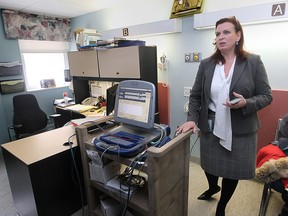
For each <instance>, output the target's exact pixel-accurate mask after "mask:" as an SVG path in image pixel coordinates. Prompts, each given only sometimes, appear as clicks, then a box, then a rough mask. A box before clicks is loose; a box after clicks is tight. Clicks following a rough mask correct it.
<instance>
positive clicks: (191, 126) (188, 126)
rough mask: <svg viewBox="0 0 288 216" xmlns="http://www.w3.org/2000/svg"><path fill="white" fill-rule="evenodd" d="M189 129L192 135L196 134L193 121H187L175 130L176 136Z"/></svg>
mask: <svg viewBox="0 0 288 216" xmlns="http://www.w3.org/2000/svg"><path fill="white" fill-rule="evenodd" d="M191 129H192V130H193V133H196V132H197V129H198V127H197V125H196V123H195V122H194V121H187V122H185V123H184V124H182V125H181V126H179V127H178V128H177V130H176V135H178V134H180V133H185V132H187V131H189V130H191Z"/></svg>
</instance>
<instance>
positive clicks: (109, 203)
mask: <svg viewBox="0 0 288 216" xmlns="http://www.w3.org/2000/svg"><path fill="white" fill-rule="evenodd" d="M123 208H124V207H123V205H122V204H121V203H120V202H118V201H117V200H114V199H105V200H101V209H102V212H103V215H104V216H118V215H121V213H122V211H123Z"/></svg>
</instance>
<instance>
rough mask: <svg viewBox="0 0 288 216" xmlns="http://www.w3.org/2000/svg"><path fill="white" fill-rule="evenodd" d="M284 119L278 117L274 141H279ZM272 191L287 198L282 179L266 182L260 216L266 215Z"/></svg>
mask: <svg viewBox="0 0 288 216" xmlns="http://www.w3.org/2000/svg"><path fill="white" fill-rule="evenodd" d="M281 121H282V119H278V123H277V128H276V133H275V140H274V142H278V140H279V130H280V124H281ZM272 191H276V192H278V193H280V194H282V199H283V200H285V202H286V200H287V198H285V197H283V193H284V192H285V188H284V185H283V183H282V182H281V180H280V179H279V180H276V181H273V182H264V186H263V191H262V197H261V203H260V209H259V216H265V215H266V210H267V206H268V203H269V200H270V196H271V193H272Z"/></svg>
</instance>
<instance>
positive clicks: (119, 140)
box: [99, 131, 144, 148]
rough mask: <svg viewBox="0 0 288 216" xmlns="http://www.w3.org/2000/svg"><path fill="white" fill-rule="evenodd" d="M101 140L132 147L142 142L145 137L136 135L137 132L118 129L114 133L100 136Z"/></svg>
mask: <svg viewBox="0 0 288 216" xmlns="http://www.w3.org/2000/svg"><path fill="white" fill-rule="evenodd" d="M99 138H100V140H102V141H103V142H106V143H108V144H114V145H119V146H120V147H123V148H131V147H134V146H135V145H138V144H140V143H141V142H142V141H143V139H144V137H142V136H139V135H136V134H130V133H127V132H124V131H118V132H116V133H113V134H105V135H102V136H100V137H99Z"/></svg>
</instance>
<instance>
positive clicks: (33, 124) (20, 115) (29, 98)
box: [8, 94, 60, 141]
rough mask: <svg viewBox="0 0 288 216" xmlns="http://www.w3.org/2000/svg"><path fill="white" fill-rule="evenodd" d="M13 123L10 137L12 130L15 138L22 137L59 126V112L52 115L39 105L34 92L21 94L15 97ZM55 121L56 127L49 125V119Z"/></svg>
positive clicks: (10, 128)
mask: <svg viewBox="0 0 288 216" xmlns="http://www.w3.org/2000/svg"><path fill="white" fill-rule="evenodd" d="M13 108H14V114H13V125H12V126H10V127H9V128H8V132H9V138H10V141H11V140H12V139H11V134H10V130H12V129H13V130H14V133H15V138H16V139H20V138H24V137H28V136H31V135H34V134H38V133H41V132H44V131H48V130H51V129H54V128H55V127H57V121H58V120H57V118H59V117H60V115H59V114H54V115H50V116H49V117H50V118H49V117H48V116H47V115H46V113H45V112H44V111H43V110H42V109H41V108H40V107H39V104H38V102H37V99H36V97H35V96H34V95H32V94H21V95H16V96H14V97H13ZM49 120H52V121H53V122H54V127H49V126H48V121H49Z"/></svg>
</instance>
